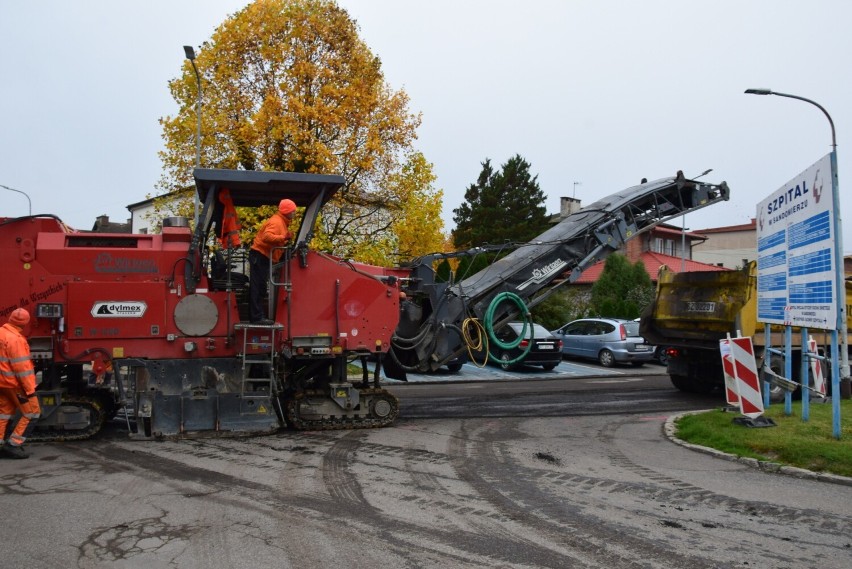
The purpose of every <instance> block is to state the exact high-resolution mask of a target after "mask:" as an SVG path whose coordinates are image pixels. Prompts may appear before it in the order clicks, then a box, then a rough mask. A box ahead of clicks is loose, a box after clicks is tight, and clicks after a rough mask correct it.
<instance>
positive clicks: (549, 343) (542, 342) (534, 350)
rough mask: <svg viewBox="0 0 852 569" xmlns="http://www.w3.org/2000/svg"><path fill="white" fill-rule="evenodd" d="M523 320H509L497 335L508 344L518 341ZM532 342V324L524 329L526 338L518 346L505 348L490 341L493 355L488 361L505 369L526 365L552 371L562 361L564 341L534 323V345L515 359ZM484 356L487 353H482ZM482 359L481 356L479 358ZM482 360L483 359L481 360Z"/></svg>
mask: <svg viewBox="0 0 852 569" xmlns="http://www.w3.org/2000/svg"><path fill="white" fill-rule="evenodd" d="M523 327H524V323H523V322H509V324H507V325H506V326H504V327H502V328H501V329H500V330H498V331H497V333H496V336H497V338H499V339H500V341H501V342H504V343H506V344H509V343H514V342H516V341H517V339H518V336H519V335H520V334H521V332H522V331H523ZM529 342H530V326H529V325H528V326H527V329H526V331H524V339H522V340H521V343H520V344H519V345H518V346H517V347H516V348H511V349H503V348H500V347H499V346H497V345H496V344H494V342H490V352H491V356H492V357H490V358H488V361H489V362H490V363H492V364H495V365H499V366H500V367H502V368H503V369H506V370H508V369H516V368H519V367H522V366H524V365H532V366H541V367H543V368H544V369H545V370H546V371H550V370H552V369H553V368H555V367H556V366H558V365H559V363H560V362H561V361H562V341H561V340H560V339H559V338H557V337H555V336H554V335H553V334H551V333H550V332H548V331H547V329H546V328H545V327H544V326H540V325H538V324H532V347H530V349H529V351H528V352H527V354H526V356H524V357H523V358H522V359H520V360H518V361H513V360H515V359H517V358H518V357H520V356H521V354H523V352H524V350H526V349H527V346H529ZM480 356H481V357H482V358H484V357H485V354H480ZM477 360H480V358H477ZM480 361H481V360H480Z"/></svg>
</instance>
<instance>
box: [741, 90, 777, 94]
mask: <svg viewBox="0 0 852 569" xmlns="http://www.w3.org/2000/svg"><path fill="white" fill-rule="evenodd" d="M745 92H746V94H747V95H771V94H772V89H746V91H745Z"/></svg>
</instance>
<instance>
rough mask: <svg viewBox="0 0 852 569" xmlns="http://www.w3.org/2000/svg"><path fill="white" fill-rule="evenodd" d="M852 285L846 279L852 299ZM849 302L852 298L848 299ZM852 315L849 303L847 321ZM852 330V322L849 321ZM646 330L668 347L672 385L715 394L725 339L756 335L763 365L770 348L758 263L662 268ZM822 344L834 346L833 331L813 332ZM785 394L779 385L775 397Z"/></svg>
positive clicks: (775, 332)
mask: <svg viewBox="0 0 852 569" xmlns="http://www.w3.org/2000/svg"><path fill="white" fill-rule="evenodd" d="M851 287H852V285H850V283H849V282H847V283H846V289H847V297H849V289H850V288H851ZM847 302H848V301H847ZM849 313H850V310H849V307H848V306H847V320H848V315H849ZM849 328H850V330H852V322H850V323H849ZM640 334H642V336H643V337H644V338H645V340H646V341H647V342H648V343H650V344H655V345H657V346H663V347H665V354H666V356H667V358H668V359H667V363H666V365H667V371H668V374H669V377H670V378H671V381H672V384H674V386H675V387H677V388H678V389H680V390H681V391H687V392H693V393H710V392H712V391H714V390H717V389H721V388H722V386H723V385H724V376H723V374H722V361H721V356H720V354H719V340H721V339H723V338H725V337H727V335H728V334H730V335H731V336H737V335H738V334H739V335H743V336H751V338H752V343H753V345H754V349H755V358H756V359H757V363H758V367H761V366H762V361H763V356H764V353H765V347H766V338H765V334H764V325H763V324H762V323H759V322H757V263H755V262H750V263H748V264H747V265H746V266H745V267H744V268H742V269H739V270H734V271H729V270H725V271H708V272H689V273H674V272H672V271H670V270H667V269H666V268H663V269H661V271H660V274H659V275H658V279H657V293H656V296H655V298H654V301H653V303H652V304H651V305H650V306H649V307H648V308H647V309H646V310H645V312H644V313H643V315H642V319H641V324H640ZM770 334H771V338H770V342H771V346H772V347H775V348H779V349H783V346H784V327H783V326H773V327H772V330H771V333H770ZM809 334H810V335H811V336H813V337H814V339H815V340H816V341H817V343H818V344H819V345H820V346H821V348H823V349H824V348H825V347H826V346H827V345H828V333H827V332H825V331H822V330H816V329H814V330H809ZM770 364H771V367H772V369H773V371H775V372H776V373H779V374H780V375H784V362H783V358H781V357H780V356H778V355H775V354H771V355H770ZM792 369H793V377H792V378H791V379H793V380H794V381H796V382H799V383H801V381H800V378H799V375H800V369H801V335H800V333H799V330H797V329H794V330H793V367H792ZM782 397H783V391H782V390H781V389H780V388H773V391H772V392H771V398H772V399H773V400H778V399H779V398H782Z"/></svg>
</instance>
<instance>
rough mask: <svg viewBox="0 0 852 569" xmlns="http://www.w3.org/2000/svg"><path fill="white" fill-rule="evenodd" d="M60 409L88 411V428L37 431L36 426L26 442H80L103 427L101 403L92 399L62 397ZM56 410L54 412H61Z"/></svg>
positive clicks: (103, 415) (104, 417) (103, 417)
mask: <svg viewBox="0 0 852 569" xmlns="http://www.w3.org/2000/svg"><path fill="white" fill-rule="evenodd" d="M61 407H74V408H75V411H77V410H79V408H81V407H82V408H83V409H87V410H88V411H89V417H90V421H89V426H88V427H86V428H85V429H77V430H67V431H66V430H60V429H39V428H38V426H36V429H35V431H33V432H32V434H30V435H29V436H28V437H27V442H62V441H81V440H84V439H88V438H90V437H92V436H93V435H95V434H96V433H97V432H98V431H100V430H101V427H103V426H104V420H105V419H106V416H105V414H104V409H103V406H102V405H101V403H100V402H99V401H98V400H97V399H94V398H91V397H84V396H77V397H68V396H64V397H63V400H62V404H61V405H60V409H61ZM60 409H57V410H56V411H55V412H56V413H59V412H61V411H60Z"/></svg>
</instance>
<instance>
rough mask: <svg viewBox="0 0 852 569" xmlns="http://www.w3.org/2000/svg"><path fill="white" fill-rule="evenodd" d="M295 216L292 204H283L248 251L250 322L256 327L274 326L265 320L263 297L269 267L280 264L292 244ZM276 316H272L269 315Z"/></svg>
mask: <svg viewBox="0 0 852 569" xmlns="http://www.w3.org/2000/svg"><path fill="white" fill-rule="evenodd" d="M295 216H296V204H295V202H293V200H287V199H284V200H281V203H279V204H278V212H277V213H276V214H275V215H273V216H272V217H270V218H269V219H267V220H266V221H265V222H263V225H261V226H260V230H259V231H258V232H257V235H256V236H255V238H254V243H252V246H251V251H249V266H250V271H249V318H250V319H251V322H252V323H253V324H272V323H273V321H272V320H270V319H268V318H265V317H264V312H265V311H264V309H263V304H262V302H261V301H262V299H263V295H264V294H265V293H266V290H267V282H268V281H269V267H270V263H277V262H278V260H279V259H280V258H281V253H283V250H282V249H275V250H273V248H276V247H283V246H284V245H286V244H287V242H288V241H289V240H290V222H291V221H293V218H294V217H295ZM270 316H273V315H270Z"/></svg>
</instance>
